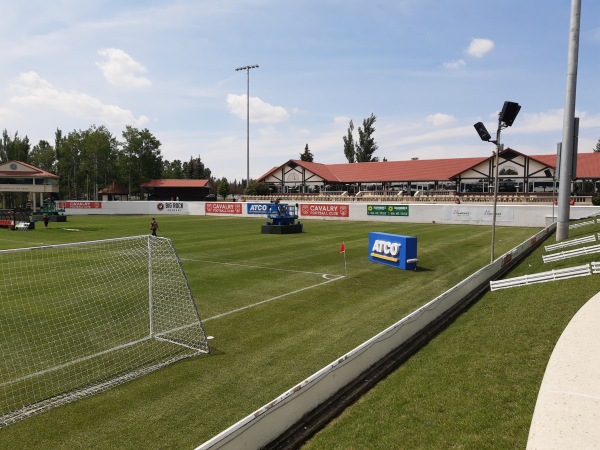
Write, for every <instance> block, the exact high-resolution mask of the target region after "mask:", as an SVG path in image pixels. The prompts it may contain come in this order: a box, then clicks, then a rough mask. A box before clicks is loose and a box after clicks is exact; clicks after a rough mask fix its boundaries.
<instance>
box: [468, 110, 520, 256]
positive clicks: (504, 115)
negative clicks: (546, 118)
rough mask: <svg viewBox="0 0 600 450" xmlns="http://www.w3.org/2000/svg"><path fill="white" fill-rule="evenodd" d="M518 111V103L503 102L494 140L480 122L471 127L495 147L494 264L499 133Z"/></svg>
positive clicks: (508, 124) (499, 147) (499, 150)
mask: <svg viewBox="0 0 600 450" xmlns="http://www.w3.org/2000/svg"><path fill="white" fill-rule="evenodd" d="M520 110H521V105H519V104H518V103H515V102H509V101H505V102H504V105H503V106H502V111H500V114H498V131H497V132H496V139H495V140H492V136H491V135H490V133H488V130H487V128H486V127H485V125H484V124H483V123H482V122H477V123H476V124H475V125H473V126H474V127H475V130H476V131H477V134H478V135H479V137H480V138H481V140H482V141H486V142H491V143H492V144H495V145H496V151H495V163H494V165H495V168H494V210H493V212H492V251H491V261H490V262H494V246H495V243H496V209H497V206H498V166H499V164H500V152H501V151H502V149H503V148H504V147H503V146H502V145H501V144H500V132H501V131H502V130H503V129H504V128H507V127H510V126H512V124H513V122H514V121H515V119H516V118H517V115H518V114H519V111H520Z"/></svg>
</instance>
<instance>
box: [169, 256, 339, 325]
mask: <svg viewBox="0 0 600 450" xmlns="http://www.w3.org/2000/svg"><path fill="white" fill-rule="evenodd" d="M180 259H181V260H182V261H193V262H202V263H208V264H221V265H224V266H239V267H247V268H250V269H261V270H273V271H279V272H292V273H303V274H307V275H320V276H321V277H323V278H325V279H326V280H327V281H323V282H321V283H316V284H313V285H310V286H307V287H303V288H301V289H296V290H295V291H290V292H286V293H285V294H281V295H277V296H275V297H271V298H267V299H265V300H261V301H260V302H256V303H253V304H251V305H246V306H242V307H241V308H237V309H233V310H231V311H227V312H224V313H221V314H217V315H216V316H212V317H208V318H205V319H202V322H208V321H209V320H214V319H219V318H221V317H224V316H228V315H230V314H234V313H237V312H240V311H243V310H245V309H249V308H254V307H255V306H259V305H262V304H264V303H269V302H272V301H273V300H278V299H280V298H283V297H287V296H288V295H294V294H297V293H299V292H302V291H307V290H308V289H313V288H316V287H319V286H324V285H326V284H328V283H331V282H332V281H337V280H341V279H342V278H345V276H344V275H332V274H327V273H320V272H305V271H302V270H290V269H279V268H276V267H275V268H273V267H265V266H255V265H252V264H239V263H227V262H216V261H206V260H202V259H192V258H180ZM329 277H334V278H329Z"/></svg>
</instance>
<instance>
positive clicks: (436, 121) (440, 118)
mask: <svg viewBox="0 0 600 450" xmlns="http://www.w3.org/2000/svg"><path fill="white" fill-rule="evenodd" d="M425 120H426V121H427V122H429V123H430V124H432V125H433V126H434V127H439V126H442V125H449V124H451V123H454V122H456V117H454V116H451V115H449V114H442V113H436V114H430V115H429V116H427V117H426V118H425Z"/></svg>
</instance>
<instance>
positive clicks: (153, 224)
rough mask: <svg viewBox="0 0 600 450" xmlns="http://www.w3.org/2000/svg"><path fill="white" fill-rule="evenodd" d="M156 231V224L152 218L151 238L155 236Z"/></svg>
mask: <svg viewBox="0 0 600 450" xmlns="http://www.w3.org/2000/svg"><path fill="white" fill-rule="evenodd" d="M156 230H158V222H157V221H156V219H155V218H154V217H153V218H152V222H150V231H152V236H156Z"/></svg>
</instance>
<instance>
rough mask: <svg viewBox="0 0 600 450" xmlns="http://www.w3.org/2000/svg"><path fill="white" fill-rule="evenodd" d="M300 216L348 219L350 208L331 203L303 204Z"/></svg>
mask: <svg viewBox="0 0 600 450" xmlns="http://www.w3.org/2000/svg"><path fill="white" fill-rule="evenodd" d="M300 215H302V216H318V217H349V216H350V207H349V206H348V205H338V204H331V203H303V204H302V205H300Z"/></svg>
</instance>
